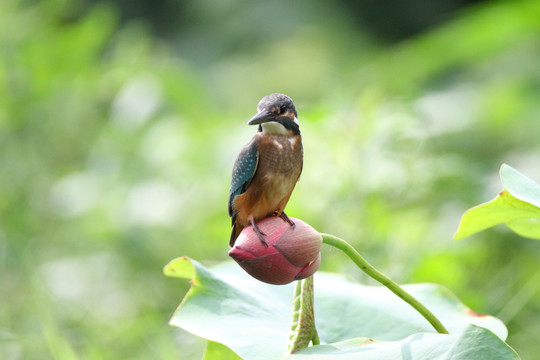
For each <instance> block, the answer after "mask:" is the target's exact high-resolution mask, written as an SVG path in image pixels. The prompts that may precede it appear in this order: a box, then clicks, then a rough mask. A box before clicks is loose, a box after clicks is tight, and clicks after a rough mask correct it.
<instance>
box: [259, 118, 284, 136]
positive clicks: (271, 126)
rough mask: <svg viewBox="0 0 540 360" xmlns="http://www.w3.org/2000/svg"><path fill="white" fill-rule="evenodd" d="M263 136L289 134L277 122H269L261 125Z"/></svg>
mask: <svg viewBox="0 0 540 360" xmlns="http://www.w3.org/2000/svg"><path fill="white" fill-rule="evenodd" d="M261 126H262V130H263V134H287V132H288V131H287V129H285V126H283V125H281V124H280V123H278V122H276V121H269V122H265V123H262V124H261Z"/></svg>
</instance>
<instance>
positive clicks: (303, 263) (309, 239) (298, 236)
mask: <svg viewBox="0 0 540 360" xmlns="http://www.w3.org/2000/svg"><path fill="white" fill-rule="evenodd" d="M291 220H292V221H294V223H295V224H296V227H295V229H294V230H293V228H292V226H291V224H289V223H288V222H287V221H284V220H283V219H282V218H280V217H276V216H270V217H267V218H265V219H263V220H261V221H259V222H258V223H257V227H258V228H259V229H260V230H261V231H262V232H263V233H264V234H266V235H265V236H264V238H265V240H266V243H267V244H268V247H266V246H265V245H264V244H263V243H262V241H261V240H260V239H259V238H258V236H257V234H256V233H255V231H254V230H253V227H252V226H251V225H250V226H248V227H245V228H244V229H243V230H242V232H241V233H240V235H239V236H238V238H237V239H236V242H235V243H234V247H233V248H232V249H231V250H229V256H230V257H232V258H233V259H234V260H235V261H236V262H237V263H238V264H239V265H240V266H241V267H242V268H243V269H244V270H245V271H246V272H247V273H248V274H250V275H251V276H253V277H254V278H256V279H257V280H260V281H263V282H266V283H269V284H274V285H283V284H288V283H290V282H292V281H294V280H300V279H304V278H307V277H308V276H311V275H313V273H314V272H315V271H317V269H318V268H319V265H320V264H321V245H322V236H321V234H319V233H318V232H317V231H316V230H315V229H313V228H312V227H311V226H309V225H308V224H306V223H305V222H303V221H302V220H298V219H293V218H291Z"/></svg>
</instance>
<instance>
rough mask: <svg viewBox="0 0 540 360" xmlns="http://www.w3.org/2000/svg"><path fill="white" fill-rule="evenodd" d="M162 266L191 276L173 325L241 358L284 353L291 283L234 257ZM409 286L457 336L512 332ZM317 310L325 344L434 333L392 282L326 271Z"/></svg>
mask: <svg viewBox="0 0 540 360" xmlns="http://www.w3.org/2000/svg"><path fill="white" fill-rule="evenodd" d="M164 271H165V274H167V275H170V276H178V277H182V278H186V279H191V282H192V287H191V289H190V290H189V292H188V293H187V295H186V297H185V298H184V300H183V301H182V303H181V304H180V306H179V307H178V309H177V310H176V312H175V314H174V315H173V317H172V319H171V321H170V323H171V324H172V325H175V326H179V327H182V328H183V329H185V330H187V331H189V332H191V333H193V334H195V335H197V336H200V337H203V338H206V339H209V340H211V341H215V342H219V343H222V344H224V345H226V346H227V347H229V348H230V349H231V350H233V351H234V352H235V353H236V354H238V355H239V356H240V357H241V358H243V359H257V360H272V359H281V358H282V357H283V356H284V354H285V349H286V344H287V340H288V331H289V328H290V318H291V309H292V304H291V302H292V293H293V285H292V284H290V285H285V286H274V285H268V284H264V283H261V282H259V281H257V280H255V279H253V278H251V277H250V276H249V275H247V274H246V273H245V272H244V271H243V270H241V269H240V268H239V267H238V266H237V265H236V264H235V263H233V262H227V263H224V264H221V265H218V266H216V267H214V268H212V270H209V269H207V268H205V267H204V266H202V265H201V264H199V263H198V262H196V261H194V260H191V259H189V258H186V257H182V258H178V259H175V260H173V261H171V262H170V263H169V264H168V265H167V266H166V267H165V269H164ZM191 275H193V277H191ZM404 288H405V289H406V290H407V291H408V292H410V293H411V294H412V295H414V296H415V297H416V298H418V300H420V301H421V302H422V303H424V304H425V305H426V306H427V307H428V308H429V309H430V310H431V311H432V312H433V313H434V314H435V315H436V316H437V317H438V318H439V319H440V320H441V321H442V323H443V324H444V326H445V327H446V328H447V329H448V330H449V331H450V333H452V334H460V333H462V332H463V331H464V330H465V329H466V328H468V326H469V325H470V324H475V325H478V326H482V327H485V328H488V329H490V330H491V331H492V332H493V333H495V334H496V335H497V336H498V337H499V338H501V339H505V338H506V335H507V330H506V327H505V326H504V324H503V323H502V322H501V321H500V320H498V319H496V318H493V317H491V316H486V315H480V314H476V313H474V312H473V311H471V310H470V309H468V308H467V307H466V306H465V305H463V304H462V303H461V302H460V301H459V300H458V299H457V298H456V297H455V295H453V294H452V293H451V292H450V291H448V290H447V289H445V288H443V287H441V286H439V285H434V284H416V285H405V286H404ZM315 315H316V322H317V329H318V331H319V336H320V339H321V343H323V344H324V343H326V344H329V343H335V342H340V341H345V340H349V339H353V338H358V337H367V338H371V339H377V340H378V341H381V340H382V341H400V340H402V339H405V338H406V337H408V336H410V335H413V334H416V333H434V330H433V328H432V327H431V325H430V324H429V323H428V322H427V321H426V320H425V319H424V318H423V317H422V316H421V315H420V314H418V313H417V312H416V311H415V310H413V309H412V308H411V307H410V306H409V305H408V304H406V303H404V302H403V301H402V300H401V299H399V298H398V297H397V296H395V295H394V294H393V293H391V292H390V291H389V290H387V289H386V288H384V287H381V286H365V285H362V284H359V283H356V282H354V281H351V280H349V279H347V278H346V277H344V276H341V275H336V274H329V273H323V272H319V273H317V274H316V275H315ZM418 336H420V335H418ZM422 336H425V335H422ZM454 338H456V339H457V338H458V337H454ZM454 338H451V339H454ZM425 339H426V340H423V338H422V339H420V338H419V340H418V341H419V342H424V341H432V340H431V339H432V338H431V337H430V336H426V337H425ZM448 341H450V343H445V344H450V345H448V346H454V345H456V344H457V343H456V342H455V341H454V342H452V340H448ZM456 341H457V340H456ZM384 344H386V343H381V345H378V346H383V347H384V346H385V345H384ZM387 344H389V345H388V346H392V345H390V344H393V343H387ZM501 344H502V345H501V346H502V348H505V347H506V345H504V343H503V342H502V341H501ZM475 345H476V346H480V345H479V344H475Z"/></svg>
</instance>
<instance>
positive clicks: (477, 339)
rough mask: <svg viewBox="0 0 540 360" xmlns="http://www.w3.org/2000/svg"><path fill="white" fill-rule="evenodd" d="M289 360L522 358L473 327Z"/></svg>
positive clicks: (353, 343)
mask: <svg viewBox="0 0 540 360" xmlns="http://www.w3.org/2000/svg"><path fill="white" fill-rule="evenodd" d="M287 359H290V360H296V359H306V360H307V359H317V360H334V359H335V360H358V359H362V360H367V359H373V360H396V359H404V360H405V359H410V360H412V359H414V360H433V359H453V360H471V359H474V360H510V359H519V356H518V355H517V354H516V353H515V351H514V350H513V349H512V348H510V347H509V346H508V345H506V344H505V343H504V342H503V341H502V340H501V339H500V338H498V337H497V336H496V335H495V334H493V333H492V332H491V331H489V330H487V329H485V328H482V327H478V326H475V325H470V326H469V327H467V328H466V329H465V330H464V331H463V332H462V333H460V334H450V335H442V334H426V333H419V334H414V335H411V336H409V337H407V338H405V339H403V340H400V341H391V342H373V340H370V339H365V338H363V339H352V340H347V341H343V342H339V343H334V344H327V345H319V346H313V347H310V348H307V349H304V350H302V351H299V352H298V353H296V354H293V355H291V356H289V357H287Z"/></svg>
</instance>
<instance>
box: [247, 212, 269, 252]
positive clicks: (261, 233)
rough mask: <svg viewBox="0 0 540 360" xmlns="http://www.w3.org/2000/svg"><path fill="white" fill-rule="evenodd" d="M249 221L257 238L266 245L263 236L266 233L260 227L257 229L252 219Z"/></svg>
mask: <svg viewBox="0 0 540 360" xmlns="http://www.w3.org/2000/svg"><path fill="white" fill-rule="evenodd" d="M250 222H251V226H253V231H255V234H257V237H258V238H259V240H261V242H262V243H263V245H264V246H266V247H268V243H267V242H266V239H265V238H264V237H265V236H266V234H265V233H263V232H262V231H261V229H259V227H258V226H257V224H256V223H255V221H254V220H253V219H250Z"/></svg>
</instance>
